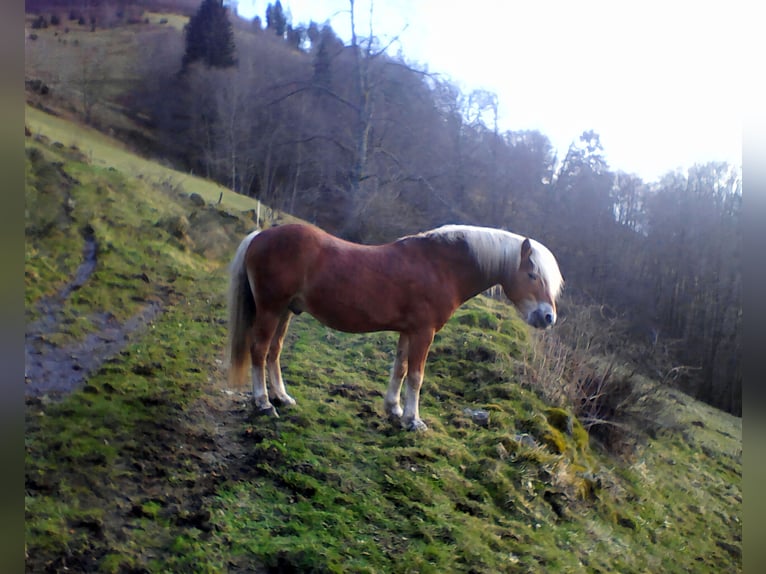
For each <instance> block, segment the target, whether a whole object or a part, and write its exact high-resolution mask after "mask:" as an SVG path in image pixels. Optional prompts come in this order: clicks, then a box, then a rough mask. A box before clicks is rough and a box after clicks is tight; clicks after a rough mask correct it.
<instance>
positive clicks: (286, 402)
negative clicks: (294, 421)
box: [269, 395, 296, 407]
mask: <svg viewBox="0 0 766 574" xmlns="http://www.w3.org/2000/svg"><path fill="white" fill-rule="evenodd" d="M269 399H270V400H271V402H272V403H274V404H275V405H276V406H278V407H291V406H293V405H295V404H296V403H295V399H294V398H292V397H291V396H290V395H285V396H284V397H269Z"/></svg>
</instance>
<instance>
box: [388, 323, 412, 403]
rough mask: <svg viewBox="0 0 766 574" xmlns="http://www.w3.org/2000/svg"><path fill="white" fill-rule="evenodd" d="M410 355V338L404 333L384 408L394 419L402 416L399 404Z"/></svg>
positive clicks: (397, 348) (400, 339)
mask: <svg viewBox="0 0 766 574" xmlns="http://www.w3.org/2000/svg"><path fill="white" fill-rule="evenodd" d="M408 353H409V338H408V337H407V335H405V334H404V333H401V334H400V335H399V344H398V345H397V347H396V358H395V359H394V366H393V367H391V379H390V381H389V383H388V390H387V391H386V398H385V400H384V401H383V406H384V408H385V410H386V414H387V415H389V416H392V417H397V418H399V417H401V416H402V413H403V411H402V405H401V404H400V402H399V395H400V393H401V390H402V383H403V382H404V377H405V376H406V375H407V364H408V363H407V355H408Z"/></svg>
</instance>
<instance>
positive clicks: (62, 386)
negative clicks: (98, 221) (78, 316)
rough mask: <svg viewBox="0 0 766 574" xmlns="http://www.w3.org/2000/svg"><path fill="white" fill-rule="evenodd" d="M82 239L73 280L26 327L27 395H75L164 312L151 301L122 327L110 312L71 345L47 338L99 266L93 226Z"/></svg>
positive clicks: (43, 303) (44, 302)
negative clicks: (73, 294)
mask: <svg viewBox="0 0 766 574" xmlns="http://www.w3.org/2000/svg"><path fill="white" fill-rule="evenodd" d="M83 238H84V240H85V246H84V247H83V261H82V263H81V264H80V266H79V267H78V268H77V271H76V272H75V274H74V277H73V278H72V280H71V281H70V282H69V283H67V284H66V285H65V286H64V287H63V288H62V289H61V290H60V291H59V292H58V293H56V294H55V295H53V296H51V297H47V298H45V299H43V300H42V301H40V302H39V303H38V304H37V310H38V311H39V312H40V315H41V317H40V319H38V320H37V321H35V322H33V323H30V324H29V325H27V328H26V338H25V344H24V354H25V373H24V381H25V383H26V384H25V394H26V395H27V396H40V395H44V394H48V395H57V394H58V395H60V394H63V393H68V392H70V391H72V390H73V389H74V388H76V387H77V386H79V385H80V384H81V383H83V382H84V381H85V380H86V379H87V377H88V376H89V375H90V374H92V373H93V372H94V371H96V370H97V369H98V368H99V367H100V366H101V365H102V364H103V363H104V362H105V361H106V360H108V359H109V358H110V357H112V356H114V355H115V354H117V353H119V352H120V351H121V350H122V349H123V348H124V347H125V345H127V343H128V342H129V341H130V339H131V337H132V336H133V335H134V334H135V333H137V332H140V331H141V329H142V328H143V327H145V326H146V325H147V324H148V323H149V322H151V321H152V320H153V319H154V318H155V317H157V316H158V315H159V314H160V312H161V311H162V305H161V304H160V303H159V302H157V301H151V302H147V303H146V304H145V305H144V306H143V308H142V309H141V310H140V311H139V312H138V313H137V314H135V315H134V316H133V317H131V318H130V319H128V320H127V321H126V322H124V323H119V322H118V321H116V320H115V318H114V317H113V316H112V315H110V314H108V313H102V314H99V315H95V316H93V317H91V321H92V322H93V323H94V324H95V325H96V328H97V330H96V331H95V332H94V333H91V334H89V335H87V336H86V337H85V338H84V339H82V340H79V341H76V342H73V343H71V344H68V345H56V344H54V343H52V342H51V341H50V338H49V337H50V335H51V334H54V333H58V332H59V331H60V329H59V323H60V322H61V310H62V309H63V307H64V303H65V302H66V300H67V298H68V297H69V296H70V295H71V294H72V293H73V292H75V291H76V290H77V289H80V288H81V287H82V286H83V285H85V283H86V282H87V281H88V279H89V278H90V277H91V275H92V274H93V272H94V271H95V270H96V266H97V265H98V244H97V243H96V238H95V236H94V234H93V229H92V228H91V227H90V226H88V227H86V228H85V229H83Z"/></svg>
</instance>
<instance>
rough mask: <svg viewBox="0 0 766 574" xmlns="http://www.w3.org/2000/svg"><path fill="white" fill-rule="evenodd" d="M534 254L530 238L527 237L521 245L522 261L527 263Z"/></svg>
mask: <svg viewBox="0 0 766 574" xmlns="http://www.w3.org/2000/svg"><path fill="white" fill-rule="evenodd" d="M531 254H532V244H531V243H530V242H529V238H528V237H525V238H524V242H523V243H522V244H521V260H522V261H526V260H527V259H529V256H530V255H531Z"/></svg>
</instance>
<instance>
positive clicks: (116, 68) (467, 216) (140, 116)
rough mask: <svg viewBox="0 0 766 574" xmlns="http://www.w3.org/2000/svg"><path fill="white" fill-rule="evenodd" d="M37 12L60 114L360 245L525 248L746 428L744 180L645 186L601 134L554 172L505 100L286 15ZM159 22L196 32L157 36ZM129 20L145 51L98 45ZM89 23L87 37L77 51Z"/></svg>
mask: <svg viewBox="0 0 766 574" xmlns="http://www.w3.org/2000/svg"><path fill="white" fill-rule="evenodd" d="M350 4H353V3H350ZM287 5H288V3H287V2H286V3H285V7H287ZM26 6H27V12H28V13H35V14H38V15H39V19H38V20H36V21H35V22H34V23H33V26H32V27H33V28H34V27H35V24H37V25H38V26H46V27H53V26H55V27H57V29H58V30H60V33H59V34H58V35H57V38H58V40H57V45H56V46H54V49H55V51H56V53H57V54H58V57H57V58H47V57H46V58H43V57H41V56H39V55H38V56H36V55H35V54H36V52H35V49H36V48H40V52H39V53H40V54H42V53H47V54H48V55H50V52H51V51H50V49H48V50H47V51H46V50H43V49H42V47H41V46H40V45H37V46H34V47H32V48H30V46H29V43H30V42H32V43H34V42H37V40H30V38H31V35H28V37H27V43H28V48H27V50H28V52H27V54H28V56H27V78H26V80H27V88H28V93H29V94H30V97H31V98H33V99H34V101H35V102H36V103H37V104H38V105H41V106H46V105H52V102H54V101H55V102H56V103H57V104H58V105H61V104H62V102H66V105H67V106H68V107H69V111H70V112H72V113H74V114H77V116H78V117H80V118H81V119H82V120H83V121H86V122H87V123H90V124H91V125H94V126H96V127H99V128H100V129H103V130H104V131H108V132H110V133H115V134H117V135H119V137H121V138H122V139H124V140H127V141H130V142H132V144H133V145H134V146H135V147H136V148H137V149H140V150H141V151H142V153H144V154H146V155H149V156H151V157H155V158H162V159H163V160H164V161H166V162H169V163H171V164H173V165H175V166H179V167H183V168H184V169H186V170H190V171H193V172H194V173H197V174H202V175H205V176H207V177H210V178H212V179H215V180H217V181H219V182H221V183H223V184H225V185H227V186H228V187H230V188H232V189H234V190H235V191H237V192H239V193H242V194H245V195H249V196H253V197H257V198H258V199H260V200H261V201H263V202H264V203H266V204H268V205H270V206H271V207H272V208H273V210H274V211H275V213H276V212H279V211H286V212H290V213H293V214H295V215H297V216H299V217H302V218H304V219H306V220H308V221H311V222H314V223H316V224H318V225H320V226H322V227H324V228H325V229H328V230H329V231H331V232H334V233H337V234H339V235H341V236H343V237H346V238H348V239H352V240H355V241H363V242H382V241H387V240H391V239H394V238H396V237H399V236H401V235H404V234H407V233H412V232H417V231H421V230H423V229H427V228H431V227H435V226H437V225H440V224H443V223H466V224H476V225H488V226H494V227H501V228H505V229H510V230H512V231H514V232H517V233H522V234H528V235H530V236H532V237H534V238H537V239H538V240H540V241H542V242H543V243H545V244H546V245H547V246H548V247H550V248H551V250H552V251H553V252H554V253H555V254H556V256H557V258H558V260H559V263H560V266H561V269H562V272H563V274H564V276H565V279H566V282H567V285H566V290H565V292H566V297H565V301H564V304H563V305H562V320H564V321H565V320H566V319H567V311H568V310H570V311H571V310H573V309H574V308H576V307H577V306H588V305H589V306H595V308H597V309H598V310H599V314H600V316H601V318H602V319H603V320H604V321H605V322H606V323H602V325H607V326H608V328H609V329H611V330H613V331H614V332H615V333H619V336H613V337H610V339H609V341H610V342H609V343H608V345H611V348H610V349H608V350H609V351H610V352H612V353H615V354H616V355H620V356H623V357H624V358H625V359H626V360H628V359H629V360H630V361H631V362H632V363H633V364H636V365H637V368H641V369H644V370H646V371H647V372H648V374H650V375H651V376H653V377H654V378H657V379H659V380H664V381H667V382H669V383H671V382H672V383H673V384H676V385H678V386H680V387H681V388H682V389H683V390H685V391H686V392H689V393H690V394H692V395H694V396H696V397H698V398H700V399H702V400H704V401H706V402H708V403H710V404H713V405H715V406H717V407H719V408H722V409H724V410H727V411H729V412H732V413H734V414H737V415H741V409H742V402H741V384H742V370H741V357H742V329H741V326H742V273H741V263H742V262H741V256H742V226H741V223H740V218H741V206H742V182H741V172H740V169H739V167H738V166H731V165H728V164H725V163H709V164H704V165H696V166H693V167H692V168H690V169H689V170H688V171H687V172H682V171H674V172H670V173H668V174H666V175H665V176H663V177H662V178H660V179H659V180H658V181H655V182H644V181H642V180H641V178H639V177H637V176H636V175H634V174H629V173H624V172H622V171H620V170H619V168H618V167H615V166H610V165H608V164H607V162H606V161H605V159H604V150H603V148H602V146H601V143H600V141H599V136H598V134H597V133H594V132H592V131H588V132H585V133H583V134H582V136H581V138H580V140H579V141H577V142H573V143H572V145H571V146H570V148H569V150H568V152H567V153H566V155H565V157H563V158H559V157H557V156H556V154H555V152H554V150H553V147H552V145H551V142H550V141H549V139H548V138H547V137H546V135H545V134H542V133H540V132H535V131H513V130H511V131H501V130H500V129H499V128H498V125H497V107H498V102H497V98H496V96H495V95H494V94H492V93H488V92H484V91H471V92H468V93H465V92H463V91H461V90H460V89H459V88H458V87H457V86H455V85H454V84H453V83H451V82H450V81H448V80H445V79H444V78H441V77H439V76H436V75H433V74H430V73H428V71H427V70H426V69H424V68H423V67H422V66H420V65H418V64H415V63H413V62H410V61H408V60H407V58H406V54H401V53H399V54H392V53H391V49H390V46H387V45H381V44H380V42H379V41H378V39H377V38H376V37H375V35H374V33H373V32H372V31H369V33H366V35H357V34H354V36H353V37H352V39H351V41H350V42H349V43H344V42H343V41H342V40H341V39H340V38H338V36H337V35H336V34H335V32H334V31H333V30H332V28H331V27H330V26H329V25H327V24H322V23H316V22H309V23H307V24H297V23H293V22H288V21H287V18H286V16H285V10H284V9H283V6H282V4H280V3H279V2H276V3H274V4H273V5H272V4H270V5H269V9H268V13H267V18H266V20H267V21H266V22H261V21H260V20H255V21H253V22H248V21H246V20H242V19H240V18H238V17H236V16H233V15H232V14H231V13H230V11H229V10H227V9H226V7H224V6H223V5H222V4H221V3H220V1H218V0H205V1H204V2H202V3H199V2H196V1H194V2H191V1H188V0H181V1H175V2H174V1H172V0H163V1H154V0H145V1H144V2H140V1H136V2H131V1H128V0H124V1H122V2H120V1H113V0H104V1H98V0H90V1H88V0H85V1H78V2H74V1H71V0H56V1H54V0H48V1H46V2H40V1H28V2H27V4H26ZM149 10H151V11H153V12H158V11H166V12H170V13H181V14H185V15H188V16H191V20H190V21H189V24H188V26H186V27H185V28H178V27H174V26H172V25H170V23H165V24H157V23H155V22H154V20H151V19H150V18H149V17H148V16H147V15H146V13H147V12H148V11H149ZM54 16H55V18H54ZM295 17H296V18H299V17H300V15H298V14H296V15H295ZM126 25H127V26H129V27H132V28H134V31H135V36H136V39H135V41H134V42H133V43H132V44H131V45H129V46H127V47H123V48H124V51H123V52H119V53H115V51H116V50H117V48H115V47H114V45H113V44H110V43H109V42H106V41H105V40H104V38H105V37H108V35H109V34H110V33H111V32H112V31H113V30H114V29H116V28H117V27H120V26H126ZM75 26H84V27H86V28H88V29H90V30H91V31H92V33H93V34H92V36H93V40H92V41H85V40H83V41H78V42H77V43H76V44H75V43H74V42H67V40H66V35H67V32H66V31H65V30H67V29H68V28H70V27H71V28H74V27H75ZM139 36H140V40H138V38H139ZM456 41H459V38H456ZM510 57H512V56H510ZM572 65H575V64H574V63H573V64H572ZM564 88H565V87H563V86H562V89H564ZM116 112H118V113H119V114H121V115H122V116H124V117H126V118H128V121H115V120H114V118H115V113H116ZM572 113H576V110H573V112H572ZM657 137H658V138H660V137H662V134H657ZM570 314H571V315H572V316H573V315H574V313H573V312H572V313H570ZM604 328H607V327H604ZM589 336H590V337H591V338H596V337H597V336H598V334H597V333H591V334H590V335H589ZM587 345H588V343H587V342H586V343H585V344H584V346H585V347H586V348H587Z"/></svg>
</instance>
